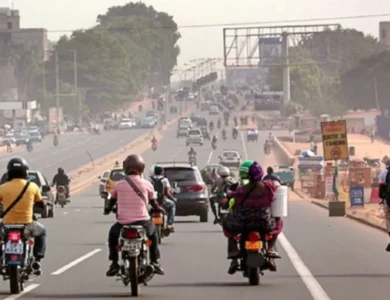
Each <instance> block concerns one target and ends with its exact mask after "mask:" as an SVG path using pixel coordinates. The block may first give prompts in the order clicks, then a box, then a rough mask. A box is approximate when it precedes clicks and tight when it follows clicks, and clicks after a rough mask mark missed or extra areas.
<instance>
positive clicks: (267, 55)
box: [259, 38, 282, 67]
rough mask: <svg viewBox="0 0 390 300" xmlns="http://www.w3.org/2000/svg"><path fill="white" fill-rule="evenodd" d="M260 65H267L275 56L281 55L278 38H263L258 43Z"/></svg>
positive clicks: (280, 43) (280, 44)
mask: <svg viewBox="0 0 390 300" xmlns="http://www.w3.org/2000/svg"><path fill="white" fill-rule="evenodd" d="M259 52H260V53H259V58H260V66H265V67H267V64H271V63H273V61H274V59H275V58H278V57H280V56H282V41H281V39H280V38H263V39H260V43H259Z"/></svg>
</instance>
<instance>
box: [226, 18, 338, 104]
mask: <svg viewBox="0 0 390 300" xmlns="http://www.w3.org/2000/svg"><path fill="white" fill-rule="evenodd" d="M340 30H341V25H340V24H316V25H288V26H267V27H240V28H224V29H223V48H224V50H223V60H224V66H225V68H227V69H229V68H259V67H263V68H266V67H271V66H275V65H278V66H283V92H284V102H287V101H290V99H291V92H290V66H291V65H292V64H291V63H290V60H291V57H290V55H289V48H290V43H291V42H295V43H296V44H299V43H300V42H302V41H304V40H307V38H309V37H310V36H313V35H316V34H324V33H326V32H334V31H340ZM270 39H271V40H272V39H274V40H277V41H279V42H280V45H281V53H280V57H281V60H280V62H274V61H272V62H264V61H262V60H264V57H263V55H262V52H263V51H262V48H261V46H262V43H263V41H266V40H270ZM316 63H317V62H316ZM323 63H329V60H328V59H327V58H326V59H325V60H324V61H323Z"/></svg>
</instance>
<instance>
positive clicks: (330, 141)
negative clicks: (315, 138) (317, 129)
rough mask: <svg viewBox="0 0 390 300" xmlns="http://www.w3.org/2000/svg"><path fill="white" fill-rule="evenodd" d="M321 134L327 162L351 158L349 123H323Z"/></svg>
mask: <svg viewBox="0 0 390 300" xmlns="http://www.w3.org/2000/svg"><path fill="white" fill-rule="evenodd" d="M321 132H322V145H323V148H324V159H325V160H326V161H329V160H339V159H348V158H349V153H348V138H347V122H346V121H345V120H341V121H331V122H321Z"/></svg>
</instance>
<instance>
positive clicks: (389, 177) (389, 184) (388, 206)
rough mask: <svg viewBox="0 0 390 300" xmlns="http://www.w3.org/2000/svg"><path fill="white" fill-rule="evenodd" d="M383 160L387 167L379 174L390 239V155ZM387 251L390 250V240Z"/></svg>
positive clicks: (380, 190) (380, 196)
mask: <svg viewBox="0 0 390 300" xmlns="http://www.w3.org/2000/svg"><path fill="white" fill-rule="evenodd" d="M382 162H383V163H384V164H385V168H384V169H383V170H382V172H381V173H380V175H379V198H380V199H381V200H382V204H383V210H384V214H385V221H386V228H387V232H388V234H389V239H390V172H389V171H390V156H385V157H383V159H382ZM386 251H387V252H390V240H389V243H388V244H387V247H386Z"/></svg>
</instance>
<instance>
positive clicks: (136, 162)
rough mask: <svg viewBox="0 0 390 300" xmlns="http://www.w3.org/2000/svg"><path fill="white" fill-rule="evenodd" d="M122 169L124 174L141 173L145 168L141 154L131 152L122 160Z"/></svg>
mask: <svg viewBox="0 0 390 300" xmlns="http://www.w3.org/2000/svg"><path fill="white" fill-rule="evenodd" d="M123 169H124V171H125V174H126V175H141V174H142V173H143V171H144V170H145V162H144V159H143V158H142V156H140V155H137V154H132V155H129V156H128V157H126V159H125V160H124V161H123Z"/></svg>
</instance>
